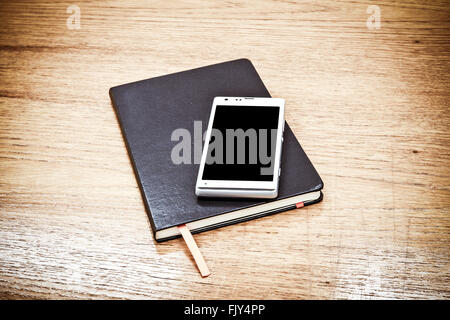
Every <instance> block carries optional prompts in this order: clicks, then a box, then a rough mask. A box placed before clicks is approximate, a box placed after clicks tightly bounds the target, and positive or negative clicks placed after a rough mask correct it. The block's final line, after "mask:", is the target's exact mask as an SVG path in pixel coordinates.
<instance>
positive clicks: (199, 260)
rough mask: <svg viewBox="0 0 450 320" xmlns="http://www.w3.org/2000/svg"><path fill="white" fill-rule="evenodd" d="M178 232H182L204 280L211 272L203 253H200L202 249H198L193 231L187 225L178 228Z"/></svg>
mask: <svg viewBox="0 0 450 320" xmlns="http://www.w3.org/2000/svg"><path fill="white" fill-rule="evenodd" d="M178 230H180V233H181V235H182V237H183V239H184V241H185V242H186V245H187V247H188V248H189V251H191V254H192V256H193V257H194V260H195V263H196V264H197V267H198V270H199V271H200V274H201V275H202V277H203V278H204V277H207V276H209V275H210V274H211V272H209V269H208V266H207V265H206V262H205V259H203V256H202V253H201V252H200V249H199V248H198V246H197V243H196V242H195V240H194V237H193V236H192V233H191V231H189V228H188V227H187V226H186V225H185V224H182V225H180V226H178Z"/></svg>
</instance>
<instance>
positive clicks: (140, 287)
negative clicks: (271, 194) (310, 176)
mask: <svg viewBox="0 0 450 320" xmlns="http://www.w3.org/2000/svg"><path fill="white" fill-rule="evenodd" d="M72 4H75V5H77V6H78V7H79V8H80V11H81V16H80V27H81V28H80V29H73V28H72V29H70V28H68V26H67V23H66V22H67V19H68V18H69V16H70V15H71V14H70V12H69V13H67V11H66V9H67V8H68V7H69V6H70V5H72ZM369 5H379V8H380V9H381V15H380V17H381V26H380V27H381V28H379V29H374V28H369V27H368V25H367V24H366V21H367V19H368V18H369V16H370V15H371V13H370V12H369V13H367V8H368V6H369ZM449 8H450V6H449V3H448V1H433V2H430V3H429V2H424V1H418V0H409V1H407V2H406V1H391V2H386V1H383V2H381V1H379V2H373V3H371V2H367V1H359V0H358V1H339V2H337V1H331V0H326V1H320V2H319V1H317V2H316V1H306V2H299V3H297V2H295V1H247V2H239V1H234V0H232V1H203V0H190V1H182V2H181V1H180V2H175V1H162V0H161V1H128V2H126V1H120V2H119V1H108V2H96V1H86V2H83V1H76V2H65V1H63V2H61V1H48V2H46V1H8V2H6V3H3V2H2V4H1V6H0V297H1V298H19V299H22V298H27V299H28V298H45V299H47V298H51V299H53V298H56V299H60V298H61V299H67V298H75V299H78V298H127V299H128V298H130V299H135V298H153V299H163V298H164V299H167V298H169V299H174V298H183V299H184V298H192V299H200V298H206V299H210V298H219V299H220V298H231V299H233V298H237V299H241V298H251V299H316V298H319V299H322V298H327V299H341V298H344V299H347V298H350V299H353V298H356V299H360V298H361V299H377V298H395V299H396V298H407V299H416V298H425V299H428V298H444V299H449V298H450V257H449V252H450V163H449V162H450V148H449V147H450V101H449V92H450V78H449V70H450V36H449V34H450V22H449V21H450V19H449V17H450V9H449ZM369 26H371V27H372V26H374V24H370V25H369ZM238 58H249V59H250V60H251V61H252V62H253V64H254V65H255V67H256V69H257V70H258V72H259V73H260V75H261V77H262V79H263V80H264V82H265V84H266V86H267V88H268V89H269V91H270V92H271V93H272V95H273V96H278V97H284V98H285V99H286V108H287V110H286V118H287V121H288V122H289V124H290V125H291V127H292V128H293V130H294V132H295V134H296V136H297V138H298V139H299V140H300V142H301V144H302V146H303V147H304V149H305V151H306V153H307V154H308V155H309V157H310V159H311V161H312V162H313V164H314V165H315V166H316V168H317V170H318V172H319V173H320V175H321V176H322V178H323V180H324V183H325V189H324V194H325V197H324V200H323V202H321V203H320V204H317V205H314V206H311V207H308V208H304V209H301V210H292V211H288V212H284V213H281V214H277V215H273V216H270V217H265V218H261V219H258V220H253V221H250V222H246V223H241V224H237V225H233V226H229V227H225V228H221V229H218V230H214V231H210V232H205V233H202V234H198V235H196V236H195V238H196V240H197V243H198V245H199V246H200V248H201V250H202V252H203V254H204V257H205V259H206V261H207V263H208V266H209V268H210V269H211V271H212V275H211V276H209V277H208V278H205V279H202V278H201V277H200V275H199V273H198V271H197V269H196V267H195V264H194V262H193V259H192V257H191V255H190V253H189V251H188V250H187V248H186V246H185V244H184V242H183V240H181V239H177V240H173V241H169V242H165V243H161V244H157V243H156V242H155V241H154V239H153V236H152V233H151V231H150V227H149V224H148V219H147V216H146V213H145V209H144V205H143V202H142V199H141V196H140V193H139V189H138V186H137V183H136V179H135V176H134V174H133V170H132V167H131V164H130V160H129V158H128V155H127V151H126V149H125V144H124V141H123V138H122V135H121V132H120V129H119V126H118V123H117V119H116V117H115V114H114V111H113V108H112V106H111V102H110V99H109V96H108V89H109V88H110V87H112V86H115V85H119V84H123V83H127V82H131V81H136V80H141V79H145V78H150V77H154V76H159V75H164V74H167V73H172V72H177V71H182V70H186V69H191V68H195V67H200V66H204V65H209V64H213V63H218V62H222V61H227V60H233V59H238Z"/></svg>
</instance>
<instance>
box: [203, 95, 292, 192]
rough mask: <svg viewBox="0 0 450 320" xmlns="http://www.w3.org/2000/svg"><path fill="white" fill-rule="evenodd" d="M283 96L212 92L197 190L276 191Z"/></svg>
mask: <svg viewBox="0 0 450 320" xmlns="http://www.w3.org/2000/svg"><path fill="white" fill-rule="evenodd" d="M283 131H284V99H280V98H253V97H216V98H214V101H213V105H212V109H211V115H210V117H209V123H208V129H207V131H206V136H205V144H204V147H203V153H202V158H201V162H200V168H199V171H198V176H197V183H196V186H195V194H196V195H197V196H203V197H242V198H275V197H277V196H278V181H279V176H280V170H281V168H280V161H281V149H282V140H283Z"/></svg>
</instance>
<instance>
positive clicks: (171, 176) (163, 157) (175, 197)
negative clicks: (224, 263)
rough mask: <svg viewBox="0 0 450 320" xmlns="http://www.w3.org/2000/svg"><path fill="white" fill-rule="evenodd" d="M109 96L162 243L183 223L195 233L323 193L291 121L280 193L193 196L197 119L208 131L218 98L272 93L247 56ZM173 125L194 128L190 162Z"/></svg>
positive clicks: (115, 91)
mask: <svg viewBox="0 0 450 320" xmlns="http://www.w3.org/2000/svg"><path fill="white" fill-rule="evenodd" d="M109 94H110V97H111V100H112V103H113V106H114V109H115V111H116V114H117V117H118V120H119V124H120V127H121V129H122V133H123V136H124V139H125V142H126V145H127V148H128V153H129V155H130V158H131V161H132V163H133V167H134V171H135V175H136V178H137V181H138V184H139V187H140V190H141V193H142V197H143V200H144V203H145V206H146V210H147V214H148V217H149V220H150V223H151V225H152V228H153V232H154V235H155V239H156V240H157V241H164V240H169V239H173V238H176V237H178V236H180V233H179V231H178V228H177V226H178V225H182V224H187V226H188V228H189V229H190V230H191V232H192V233H197V232H202V231H206V230H210V229H213V228H218V227H222V226H225V225H230V224H233V223H237V222H241V221H245V220H249V219H253V218H257V217H261V216H266V215H270V214H273V213H277V212H281V211H285V210H289V209H293V208H296V207H300V206H303V205H309V204H312V203H316V202H318V201H320V200H321V199H322V192H321V189H322V188H323V183H322V180H321V179H320V176H319V175H318V174H317V172H316V170H315V169H314V167H313V165H312V164H311V162H310V161H309V159H308V157H307V156H306V154H305V153H304V151H303V149H302V148H301V146H300V144H299V143H298V141H297V139H296V138H295V136H294V134H293V132H292V130H291V129H290V128H289V125H288V124H287V123H286V124H285V131H284V142H283V151H282V161H281V176H280V184H279V192H278V197H277V198H276V199H270V200H267V199H265V200H261V199H251V200H249V199H216V198H215V199H212V198H197V197H196V195H195V183H196V179H197V173H198V168H199V165H198V164H196V163H195V162H196V161H195V157H194V149H195V148H196V146H195V145H194V144H195V139H194V121H202V124H203V125H202V131H203V132H204V131H206V129H207V125H208V123H207V122H208V120H209V115H210V110H211V105H212V101H213V99H214V97H216V96H243V97H270V94H269V92H268V91H267V89H266V87H265V86H264V84H263V82H262V81H261V79H260V77H259V75H258V73H257V72H256V70H255V68H254V67H253V65H252V63H251V62H250V61H249V60H247V59H240V60H234V61H229V62H224V63H219V64H215V65H211V66H206V67H202V68H197V69H193V70H188V71H184V72H179V73H174V74H169V75H166V76H161V77H156V78H151V79H147V80H142V81H137V82H133V83H129V84H124V85H120V86H117V87H113V88H111V89H110V91H109ZM286 108H289V104H287V105H286ZM197 124H198V123H197ZM176 129H186V130H187V131H188V132H190V133H191V136H192V139H191V150H192V155H191V159H192V161H191V164H175V163H174V162H173V161H172V157H171V153H172V149H173V148H174V146H175V145H176V144H178V143H179V141H172V133H173V132H174V131H175V130H176ZM311 129H312V128H311ZM197 150H198V144H197ZM200 152H201V151H200Z"/></svg>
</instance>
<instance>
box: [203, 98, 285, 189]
mask: <svg viewBox="0 0 450 320" xmlns="http://www.w3.org/2000/svg"><path fill="white" fill-rule="evenodd" d="M284 103H285V102H284V99H281V98H254V97H215V98H214V101H213V105H212V108H211V115H210V117H209V123H208V129H207V131H206V136H205V143H204V147H203V152H202V158H201V161H200V167H199V171H198V176H197V183H196V188H195V189H196V192H195V193H196V194H197V195H207V194H208V195H212V194H216V195H217V196H220V193H221V192H223V191H225V190H230V189H231V190H236V191H237V194H240V195H241V196H245V193H244V194H243V193H242V191H243V190H248V196H251V195H252V193H255V194H261V191H262V192H263V193H264V191H266V192H267V191H277V189H278V179H279V168H280V159H281V149H282V138H283V130H284V122H285V121H284ZM218 105H220V106H227V105H228V106H248V107H252V106H259V107H264V106H267V107H268V106H276V107H279V116H278V127H277V129H278V130H277V137H276V146H275V157H274V161H275V162H274V171H273V172H274V173H273V180H272V181H245V180H203V179H202V177H203V170H204V168H205V162H206V156H207V151H208V145H209V140H210V138H211V131H212V124H213V121H214V117H215V114H216V107H217V106H218ZM199 189H200V190H199ZM201 189H205V191H206V190H208V192H202V190H201ZM214 189H217V193H215V192H212V191H213V190H214ZM211 192H212V194H211ZM226 194H227V192H225V194H224V196H226ZM228 194H229V193H228ZM270 194H272V195H275V196H276V194H277V192H275V193H274V192H271V193H270Z"/></svg>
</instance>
